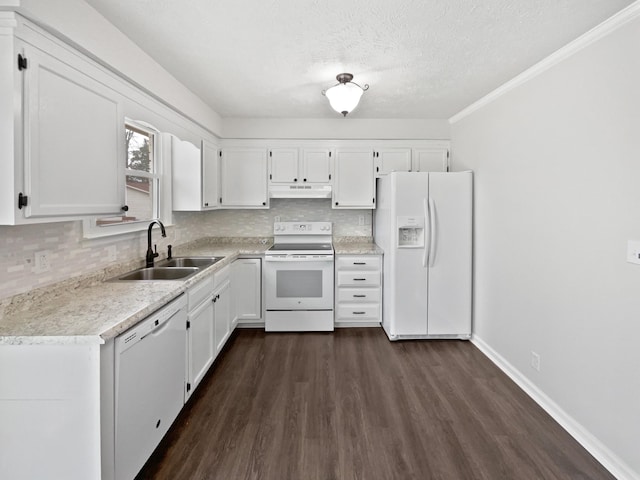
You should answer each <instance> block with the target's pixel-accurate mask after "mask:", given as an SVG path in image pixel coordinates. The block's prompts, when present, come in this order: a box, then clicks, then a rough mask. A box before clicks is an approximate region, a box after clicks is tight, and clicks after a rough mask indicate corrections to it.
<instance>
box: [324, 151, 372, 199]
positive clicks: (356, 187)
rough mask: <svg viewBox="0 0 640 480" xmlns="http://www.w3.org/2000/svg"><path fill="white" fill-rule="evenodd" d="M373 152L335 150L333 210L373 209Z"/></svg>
mask: <svg viewBox="0 0 640 480" xmlns="http://www.w3.org/2000/svg"><path fill="white" fill-rule="evenodd" d="M373 160H374V159H373V150H372V149H370V148H363V149H347V148H340V149H337V150H336V159H335V165H334V169H335V178H334V188H333V205H332V206H333V208H375V177H374V172H373Z"/></svg>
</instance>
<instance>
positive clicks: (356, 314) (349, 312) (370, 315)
mask: <svg viewBox="0 0 640 480" xmlns="http://www.w3.org/2000/svg"><path fill="white" fill-rule="evenodd" d="M379 317H380V305H379V304H377V303H372V304H368V305H364V304H362V305H358V304H343V305H338V318H339V319H342V320H378V319H379Z"/></svg>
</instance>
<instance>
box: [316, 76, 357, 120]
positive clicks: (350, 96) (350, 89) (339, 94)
mask: <svg viewBox="0 0 640 480" xmlns="http://www.w3.org/2000/svg"><path fill="white" fill-rule="evenodd" d="M336 80H338V83H337V84H336V85H334V86H333V87H331V88H329V89H327V90H323V91H322V95H324V96H325V97H327V98H328V99H329V104H330V105H331V108H333V109H334V110H335V111H336V112H338V113H341V114H342V115H344V116H345V117H346V116H347V113H350V112H352V111H353V109H354V108H356V107H357V106H358V102H359V101H360V97H361V96H362V93H363V92H364V91H365V90H369V85H367V84H365V86H364V87H361V86H360V85H358V84H357V83H355V82H352V81H351V80H353V75H351V74H350V73H341V74H339V75H337V76H336Z"/></svg>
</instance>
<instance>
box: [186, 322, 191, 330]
mask: <svg viewBox="0 0 640 480" xmlns="http://www.w3.org/2000/svg"><path fill="white" fill-rule="evenodd" d="M190 328H191V322H190V321H189V320H187V330H189V329H190Z"/></svg>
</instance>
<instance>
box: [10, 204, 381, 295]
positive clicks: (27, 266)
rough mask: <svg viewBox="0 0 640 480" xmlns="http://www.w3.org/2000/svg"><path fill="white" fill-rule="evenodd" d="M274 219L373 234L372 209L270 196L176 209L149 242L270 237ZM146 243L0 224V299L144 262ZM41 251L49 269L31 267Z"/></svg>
mask: <svg viewBox="0 0 640 480" xmlns="http://www.w3.org/2000/svg"><path fill="white" fill-rule="evenodd" d="M276 217H279V219H280V221H283V222H285V221H296V220H307V221H329V222H332V223H333V225H334V227H333V228H334V230H333V234H334V237H370V236H371V235H372V227H371V223H372V222H371V220H372V211H371V210H346V209H345V210H334V209H332V208H331V200H329V199H272V200H271V207H270V208H269V209H255V210H249V209H247V210H216V211H212V212H176V213H175V214H174V226H172V227H168V228H167V237H166V238H162V237H161V236H160V232H159V230H158V229H155V228H154V231H153V241H154V243H155V244H157V246H158V252H160V254H161V257H164V256H166V250H167V245H169V244H172V245H174V246H179V245H181V244H184V243H188V242H191V241H193V240H196V239H198V238H202V237H271V236H272V234H273V232H272V230H273V222H274V221H275V220H276ZM362 223H363V225H362ZM146 244H147V236H146V232H138V233H135V234H126V235H117V236H113V237H106V238H100V239H85V238H83V236H82V222H80V221H74V222H58V223H43V224H37V225H20V226H0V274H1V278H0V299H2V298H6V297H10V296H12V295H16V294H18V293H23V292H26V291H28V290H31V289H33V288H37V287H41V286H46V285H49V284H52V283H56V282H59V281H61V280H65V279H68V278H70V277H74V276H78V275H84V274H87V273H91V272H93V271H95V270H99V269H102V268H105V267H107V266H109V265H113V264H115V263H121V262H126V261H130V260H135V259H140V260H141V261H142V260H143V259H144V255H145V251H146V248H147V247H146ZM177 250H178V252H177V254H179V248H178V249H177ZM43 251H45V252H47V258H48V260H49V264H50V270H49V271H47V272H39V271H38V270H37V269H36V266H35V260H34V258H35V254H36V253H37V252H43Z"/></svg>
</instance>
